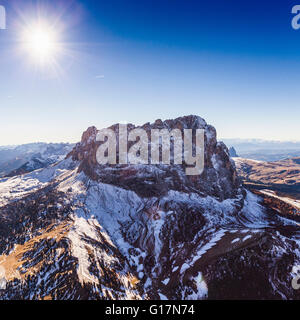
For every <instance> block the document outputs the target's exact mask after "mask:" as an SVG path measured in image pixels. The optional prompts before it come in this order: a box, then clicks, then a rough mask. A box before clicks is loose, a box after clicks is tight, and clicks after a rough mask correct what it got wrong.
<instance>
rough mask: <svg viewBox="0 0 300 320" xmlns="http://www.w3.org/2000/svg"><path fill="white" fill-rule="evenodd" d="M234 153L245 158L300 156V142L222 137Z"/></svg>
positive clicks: (262, 158) (264, 159)
mask: <svg viewBox="0 0 300 320" xmlns="http://www.w3.org/2000/svg"><path fill="white" fill-rule="evenodd" d="M222 141H223V142H224V143H225V144H226V145H227V146H228V148H229V147H234V149H235V150H236V153H237V154H238V155H239V156H240V157H242V158H246V159H253V160H260V161H278V160H284V159H289V158H296V157H300V142H292V141H267V140H259V139H222Z"/></svg>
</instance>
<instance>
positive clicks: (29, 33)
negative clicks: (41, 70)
mask: <svg viewBox="0 0 300 320" xmlns="http://www.w3.org/2000/svg"><path fill="white" fill-rule="evenodd" d="M22 42H23V44H24V48H25V49H26V51H27V53H28V54H29V55H30V56H31V58H32V59H33V62H35V63H38V64H49V63H51V61H52V60H53V59H54V58H55V56H56V55H57V53H58V50H59V43H58V36H57V33H56V32H55V31H54V30H53V28H52V27H51V26H48V25H47V24H42V23H38V24H36V25H32V26H30V27H28V28H26V29H25V30H24V32H23V36H22Z"/></svg>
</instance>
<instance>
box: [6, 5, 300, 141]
mask: <svg viewBox="0 0 300 320" xmlns="http://www.w3.org/2000/svg"><path fill="white" fill-rule="evenodd" d="M295 4H300V0H299V1H298V2H297V0H296V1H287V0H277V1H274V2H270V1H265V2H264V3H262V1H251V2H250V1H249V2H245V1H240V0H239V1H238V0H222V1H221V0H216V1H213V3H211V1H200V0H198V1H191V0H153V1H151V0H143V1H134V0H109V1H108V0H106V1H102V0H94V1H92V0H89V1H76V0H73V1H71V0H60V1H58V0H51V1H31V0H10V1H3V0H0V5H4V6H5V8H6V11H7V30H0V58H1V60H0V70H1V72H0V83H1V86H0V112H1V126H0V145H7V144H20V143H26V142H33V141H52V142H56V141H78V140H79V139H80V136H81V133H82V132H83V130H85V129H86V128H87V127H88V126H91V125H96V126H97V127H99V128H100V127H104V126H107V125H110V124H112V123H115V122H118V121H129V122H133V123H137V124H142V123H144V122H148V121H154V120H155V119H157V118H161V119H167V118H174V117H178V116H182V115H187V114H197V115H199V116H201V117H203V118H205V119H206V120H207V122H208V123H210V124H212V125H214V126H215V127H216V129H217V131H218V136H219V138H261V139H268V140H270V139H271V140H298V141H299V140H300V130H299V119H300V108H299V98H298V93H299V92H300V90H299V89H300V30H299V31H295V30H293V29H292V27H291V20H292V17H293V16H292V14H291V9H292V7H293V5H295ZM38 15H40V16H42V17H43V19H44V20H46V21H47V22H48V23H49V24H55V26H57V34H58V37H59V40H60V43H61V45H62V46H63V47H64V48H65V50H64V52H63V53H61V54H59V55H58V56H57V61H56V62H57V68H56V69H55V72H54V71H51V72H50V70H49V68H46V69H45V68H40V67H37V66H34V65H33V63H32V62H33V61H31V58H30V57H29V56H28V54H27V53H25V52H22V48H21V45H20V43H19V41H18V39H19V37H20V34H21V32H22V27H23V25H24V24H26V23H31V21H34V20H35V19H36V17H37V16H38ZM58 67H59V72H57V71H58Z"/></svg>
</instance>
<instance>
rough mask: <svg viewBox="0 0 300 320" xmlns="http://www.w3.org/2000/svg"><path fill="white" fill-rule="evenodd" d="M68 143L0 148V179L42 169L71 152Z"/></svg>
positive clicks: (31, 144)
mask: <svg viewBox="0 0 300 320" xmlns="http://www.w3.org/2000/svg"><path fill="white" fill-rule="evenodd" d="M73 147H74V145H73V144H69V143H42V142H39V143H29V144H24V145H19V146H2V147H1V146H0V177H5V176H14V175H19V174H23V173H28V172H31V171H34V170H36V169H40V168H44V167H47V166H49V165H50V164H53V163H55V162H57V161H60V160H63V159H64V157H65V156H66V155H67V154H68V153H69V152H70V151H71V150H72V148H73Z"/></svg>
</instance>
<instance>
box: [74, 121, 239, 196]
mask: <svg viewBox="0 0 300 320" xmlns="http://www.w3.org/2000/svg"><path fill="white" fill-rule="evenodd" d="M136 128H142V129H144V130H146V132H147V134H148V138H149V141H150V136H151V130H152V129H168V130H169V131H171V130H173V129H179V130H180V131H181V132H182V133H183V130H184V129H193V130H196V129H204V130H205V161H204V171H203V173H202V174H201V176H187V175H186V174H185V172H184V169H185V167H186V165H185V163H183V165H171V166H164V165H151V166H150V165H136V166H132V165H114V166H105V167H104V166H100V165H99V164H98V163H97V161H96V152H97V149H98V147H99V146H100V144H101V143H100V142H96V136H97V132H98V131H97V129H96V128H95V127H90V128H88V129H87V131H86V132H84V133H83V135H82V139H81V142H80V143H78V144H77V145H76V146H75V148H74V150H73V151H72V152H71V153H70V154H69V155H68V157H71V158H72V159H73V160H75V161H80V162H81V164H80V167H79V169H80V171H83V172H84V173H85V174H87V175H88V176H89V177H91V178H92V179H93V180H97V181H101V182H105V183H109V184H113V185H117V186H120V187H122V188H126V189H130V190H133V191H135V192H137V193H138V194H140V195H142V196H144V197H152V196H155V195H162V194H166V192H168V190H177V191H183V192H196V193H198V194H199V195H202V196H205V195H210V196H213V197H216V198H218V199H220V200H224V199H227V198H232V197H234V196H236V195H237V193H238V192H239V191H240V180H239V178H238V177H237V175H236V171H235V165H234V163H233V162H232V161H231V159H230V156H229V153H228V149H227V147H226V146H225V145H224V144H223V143H222V142H217V135H216V130H215V128H214V127H212V126H211V125H208V124H207V123H206V122H205V120H204V119H202V118H200V117H198V116H186V117H180V118H177V119H175V120H166V121H162V120H156V121H155V122H154V123H152V124H150V123H146V124H144V125H143V126H140V127H136V126H134V125H132V124H130V125H128V131H130V130H132V129H136ZM109 129H112V130H114V132H115V133H116V135H117V136H118V125H117V124H116V125H113V126H111V127H110V128H109ZM129 148H130V144H129V145H128V149H129ZM117 157H118V149H117Z"/></svg>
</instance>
